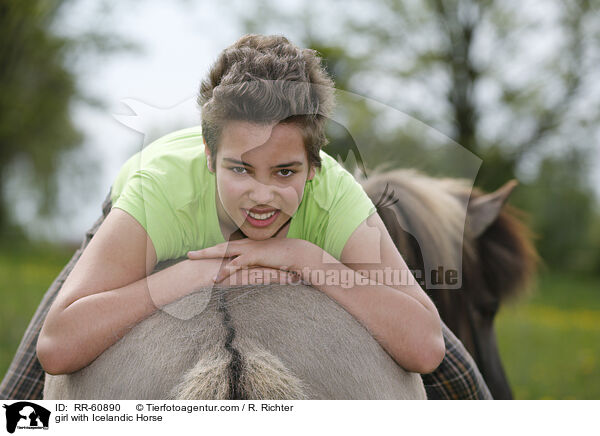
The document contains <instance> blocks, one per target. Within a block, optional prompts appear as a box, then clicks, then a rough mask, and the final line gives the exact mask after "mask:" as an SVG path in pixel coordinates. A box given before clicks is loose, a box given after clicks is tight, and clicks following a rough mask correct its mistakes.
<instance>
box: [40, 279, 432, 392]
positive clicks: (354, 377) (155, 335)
mask: <svg viewBox="0 0 600 436" xmlns="http://www.w3.org/2000/svg"><path fill="white" fill-rule="evenodd" d="M425 398H426V395H425V389H424V386H423V383H422V381H421V377H420V376H419V375H418V374H416V373H409V372H406V371H404V370H403V369H402V368H401V367H400V366H398V365H397V364H396V363H395V362H394V360H393V359H392V358H391V357H390V356H389V355H388V354H387V353H386V352H385V351H384V350H383V349H382V348H381V346H380V345H379V344H378V343H377V342H376V340H375V339H374V338H373V337H372V336H371V334H370V333H369V332H368V331H367V330H366V329H365V328H364V327H363V326H362V325H361V324H360V323H359V322H358V321H356V320H355V319H354V318H353V317H352V316H351V315H350V314H349V313H348V312H346V311H345V310H344V309H343V308H342V307H340V306H339V305H338V304H337V303H336V302H334V301H333V300H332V299H330V298H329V297H327V296H326V295H325V294H323V293H322V292H320V291H318V290H316V289H314V288H312V287H310V286H306V285H303V284H298V285H279V284H270V285H253V286H237V287H229V288H223V287H214V288H210V289H209V288H207V289H202V290H200V291H197V292H195V293H193V294H190V295H188V296H186V297H184V298H182V299H180V300H178V301H176V302H174V303H171V304H169V305H167V306H165V307H164V308H162V310H158V311H157V312H155V313H154V314H153V315H151V316H150V317H148V318H147V319H145V320H144V321H142V322H140V323H139V324H137V325H136V326H134V327H133V328H132V329H131V330H130V332H129V333H128V334H127V335H125V336H124V337H123V338H121V339H120V340H119V341H118V342H116V343H115V344H114V345H112V346H111V347H110V348H109V349H107V350H106V351H105V352H104V353H102V354H101V355H100V356H99V357H98V358H96V360H94V361H93V362H92V363H91V364H90V365H88V366H87V367H85V368H83V369H81V370H79V371H77V372H75V373H72V374H67V375H58V376H53V375H48V374H47V375H46V383H45V388H44V399H140V400H142V399H148V400H150V399H185V400H189V399H288V400H294V399H425Z"/></svg>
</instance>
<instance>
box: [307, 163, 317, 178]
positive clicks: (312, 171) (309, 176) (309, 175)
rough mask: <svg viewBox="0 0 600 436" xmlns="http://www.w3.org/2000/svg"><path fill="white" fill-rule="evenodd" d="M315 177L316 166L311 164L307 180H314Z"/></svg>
mask: <svg viewBox="0 0 600 436" xmlns="http://www.w3.org/2000/svg"><path fill="white" fill-rule="evenodd" d="M313 177H315V167H314V166H313V165H311V166H310V169H309V170H308V177H307V178H306V180H312V179H313Z"/></svg>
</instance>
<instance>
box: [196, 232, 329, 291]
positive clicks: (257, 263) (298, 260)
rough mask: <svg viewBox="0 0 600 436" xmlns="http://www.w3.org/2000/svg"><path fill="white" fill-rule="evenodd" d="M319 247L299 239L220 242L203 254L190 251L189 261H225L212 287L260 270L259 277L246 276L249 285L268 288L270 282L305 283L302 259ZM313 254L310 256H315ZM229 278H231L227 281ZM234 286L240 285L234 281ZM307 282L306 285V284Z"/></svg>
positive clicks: (200, 251)
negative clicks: (239, 274) (243, 272)
mask: <svg viewBox="0 0 600 436" xmlns="http://www.w3.org/2000/svg"><path fill="white" fill-rule="evenodd" d="M316 248H317V249H318V247H316V246H314V245H313V244H310V243H309V242H307V241H304V240H302V239H291V238H290V239H288V238H282V239H279V238H271V239H265V240H262V241H257V240H253V239H239V240H236V241H230V242H223V243H221V244H217V245H215V246H213V247H209V248H205V249H203V250H197V251H190V252H188V254H187V257H188V259H191V260H199V259H224V260H227V262H223V263H222V264H221V267H220V268H219V271H218V273H217V274H216V276H215V277H213V281H214V283H221V282H223V280H225V279H226V278H228V277H229V278H230V280H231V278H232V277H233V276H234V275H235V274H238V273H240V272H241V271H242V270H244V269H248V270H255V269H260V270H261V271H262V274H252V273H251V272H249V274H248V279H249V282H248V283H239V284H267V283H272V282H273V281H275V282H279V283H281V284H284V283H293V284H298V283H300V281H303V280H305V278H304V277H302V272H301V268H302V266H304V265H305V264H304V263H303V259H305V256H307V255H309V256H310V255H311V254H310V253H311V251H313V250H314V249H316ZM315 254H316V253H313V254H312V255H313V256H314V255H315ZM230 276H231V277H230ZM236 282H239V281H238V280H236ZM305 282H306V281H305Z"/></svg>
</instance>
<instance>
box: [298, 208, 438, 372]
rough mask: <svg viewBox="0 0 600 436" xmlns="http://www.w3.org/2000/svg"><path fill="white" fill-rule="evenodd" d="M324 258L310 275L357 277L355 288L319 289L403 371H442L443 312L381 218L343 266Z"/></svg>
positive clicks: (359, 237)
mask: <svg viewBox="0 0 600 436" xmlns="http://www.w3.org/2000/svg"><path fill="white" fill-rule="evenodd" d="M322 259H323V261H324V263H323V261H318V262H316V264H315V263H314V262H313V266H309V268H308V270H312V269H315V268H320V267H321V268H324V269H326V270H329V271H331V270H334V271H335V272H336V274H335V275H336V276H337V277H340V278H343V277H344V276H345V275H346V277H348V274H351V275H352V277H350V279H351V280H353V283H354V286H352V287H350V288H344V282H343V281H342V282H341V283H339V284H336V285H328V284H327V282H325V283H324V284H323V285H316V286H315V287H317V288H319V289H320V290H321V291H323V292H325V293H326V294H328V295H329V296H330V297H332V298H334V299H335V300H336V301H337V302H338V303H339V304H340V305H341V306H343V307H344V308H345V309H346V310H347V311H348V312H350V313H351V314H352V315H354V317H355V318H357V319H358V320H359V321H360V322H361V323H362V324H363V325H364V326H365V327H367V329H368V330H369V331H370V332H371V334H372V335H373V336H374V337H375V338H376V339H377V340H378V342H379V343H380V344H381V345H382V346H383V347H384V348H385V349H386V351H387V352H388V353H389V354H390V355H391V356H392V357H393V358H394V359H395V360H396V362H398V364H399V365H400V366H402V367H403V368H405V369H407V370H409V371H413V372H419V373H422V374H427V373H430V372H432V371H433V370H435V369H436V368H437V367H438V366H439V364H440V363H441V361H442V359H443V358H444V353H445V345H444V339H443V336H442V329H441V319H440V317H439V314H438V311H437V309H436V307H435V305H434V304H433V302H432V301H431V299H430V298H429V296H428V295H427V294H426V293H425V292H424V291H423V289H421V287H420V286H419V284H418V283H417V282H416V281H415V280H414V278H413V277H412V275H411V273H410V270H409V269H408V266H407V265H406V263H405V261H404V259H403V258H402V256H401V255H400V253H399V252H398V250H397V249H396V247H395V245H394V243H393V241H392V239H391V237H390V235H389V233H388V231H387V229H386V228H385V225H384V224H383V221H382V220H381V218H380V217H379V215H378V214H377V213H374V214H373V215H371V216H370V217H369V218H367V219H366V220H365V221H364V222H363V223H362V224H361V225H360V226H359V227H358V228H357V229H356V230H355V231H354V232H353V234H352V235H351V236H350V238H349V239H348V241H347V242H346V245H345V246H344V249H343V250H342V255H341V258H340V260H341V262H339V261H337V260H336V259H335V258H334V257H333V256H330V255H329V254H327V253H326V252H323V257H322ZM319 264H321V266H319ZM359 271H360V272H359ZM365 272H367V273H365ZM330 274H331V273H330ZM309 275H312V274H311V273H309ZM363 277H364V278H363ZM365 278H366V279H369V280H365ZM397 278H400V280H399V283H398V280H397ZM306 279H307V280H309V281H310V279H311V278H310V277H306ZM382 279H383V280H382ZM367 282H368V283H367Z"/></svg>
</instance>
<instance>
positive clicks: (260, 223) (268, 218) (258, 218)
mask: <svg viewBox="0 0 600 436" xmlns="http://www.w3.org/2000/svg"><path fill="white" fill-rule="evenodd" d="M242 212H243V213H244V217H245V219H246V221H248V222H249V223H250V224H251V225H252V226H254V227H266V226H268V225H270V224H272V223H274V222H275V220H276V219H277V217H278V216H279V214H280V213H281V211H280V210H279V209H274V210H271V211H269V212H264V213H256V212H251V211H249V210H246V209H242Z"/></svg>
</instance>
